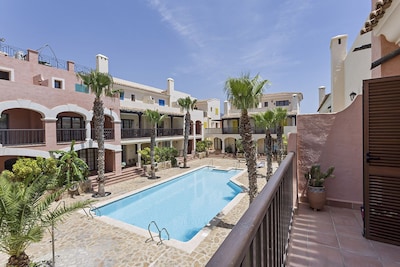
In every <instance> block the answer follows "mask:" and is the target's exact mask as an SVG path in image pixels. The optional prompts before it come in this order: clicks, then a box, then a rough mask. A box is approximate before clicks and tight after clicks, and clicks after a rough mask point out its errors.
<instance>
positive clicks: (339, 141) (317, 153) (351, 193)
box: [297, 96, 363, 206]
mask: <svg viewBox="0 0 400 267" xmlns="http://www.w3.org/2000/svg"><path fill="white" fill-rule="evenodd" d="M297 133H298V134H297V158H298V161H297V168H298V179H299V193H300V194H302V196H304V194H305V191H304V188H305V185H306V181H305V179H304V173H305V172H306V171H307V169H308V168H309V167H310V166H311V165H313V164H317V163H319V164H320V165H321V168H322V169H323V170H326V169H327V168H328V167H329V166H334V167H335V172H334V174H335V176H336V177H335V178H334V179H330V180H327V181H326V189H327V199H328V201H331V202H332V203H333V202H336V203H344V204H346V203H351V204H356V206H357V205H360V204H361V203H362V201H363V187H362V185H363V176H362V173H363V172H362V168H363V165H362V164H363V162H362V158H363V156H362V97H361V96H357V97H356V99H355V100H354V102H353V103H352V104H351V105H350V106H349V107H348V108H346V109H345V110H343V111H342V112H339V113H330V114H313V115H298V117H297ZM346 206H347V205H346ZM350 206H351V205H350Z"/></svg>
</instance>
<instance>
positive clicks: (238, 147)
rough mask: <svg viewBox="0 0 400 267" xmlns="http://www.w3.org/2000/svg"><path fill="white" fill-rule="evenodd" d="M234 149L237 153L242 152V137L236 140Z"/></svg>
mask: <svg viewBox="0 0 400 267" xmlns="http://www.w3.org/2000/svg"><path fill="white" fill-rule="evenodd" d="M236 149H237V153H244V150H243V144H242V139H237V140H236Z"/></svg>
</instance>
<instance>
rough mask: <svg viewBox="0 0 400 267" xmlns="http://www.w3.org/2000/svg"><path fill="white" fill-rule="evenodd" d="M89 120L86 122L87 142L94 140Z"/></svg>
mask: <svg viewBox="0 0 400 267" xmlns="http://www.w3.org/2000/svg"><path fill="white" fill-rule="evenodd" d="M90 122H91V121H89V120H87V121H85V129H86V141H89V140H92V126H91V125H90Z"/></svg>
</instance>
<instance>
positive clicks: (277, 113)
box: [274, 108, 287, 165]
mask: <svg viewBox="0 0 400 267" xmlns="http://www.w3.org/2000/svg"><path fill="white" fill-rule="evenodd" d="M274 118H275V124H276V139H277V141H278V151H277V161H278V165H280V164H281V162H282V154H283V142H282V135H283V126H285V125H286V119H287V110H286V109H283V108H276V109H275V110H274Z"/></svg>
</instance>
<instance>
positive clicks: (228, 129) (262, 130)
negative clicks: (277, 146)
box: [222, 127, 276, 134]
mask: <svg viewBox="0 0 400 267" xmlns="http://www.w3.org/2000/svg"><path fill="white" fill-rule="evenodd" d="M222 133H223V134H239V127H223V128H222ZM252 133H253V134H265V128H260V127H256V128H254V127H252ZM275 133H276V130H275V129H271V134H275Z"/></svg>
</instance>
